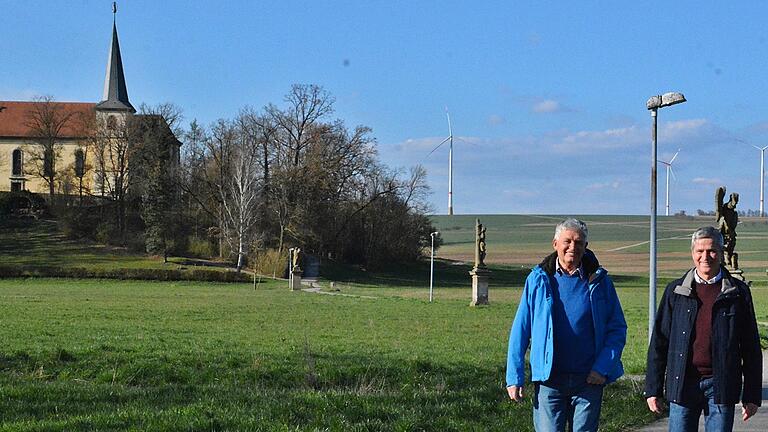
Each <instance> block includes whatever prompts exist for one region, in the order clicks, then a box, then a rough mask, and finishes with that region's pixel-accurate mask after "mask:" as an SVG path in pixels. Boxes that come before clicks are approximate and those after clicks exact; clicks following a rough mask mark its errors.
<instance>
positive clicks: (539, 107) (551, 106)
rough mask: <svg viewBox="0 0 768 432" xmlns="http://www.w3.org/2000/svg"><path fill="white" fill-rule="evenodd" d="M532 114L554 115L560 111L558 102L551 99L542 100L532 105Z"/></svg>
mask: <svg viewBox="0 0 768 432" xmlns="http://www.w3.org/2000/svg"><path fill="white" fill-rule="evenodd" d="M532 109H533V112H535V113H540V114H541V113H555V112H560V111H562V110H563V109H562V107H561V106H560V102H558V101H556V100H552V99H547V100H543V101H540V102H537V103H535V104H534V105H533V108H532Z"/></svg>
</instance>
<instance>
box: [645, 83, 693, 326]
mask: <svg viewBox="0 0 768 432" xmlns="http://www.w3.org/2000/svg"><path fill="white" fill-rule="evenodd" d="M683 102H685V96H683V94H682V93H676V92H669V93H664V94H663V95H659V96H651V97H650V99H648V102H646V103H645V107H646V108H648V110H649V111H650V112H651V118H653V126H652V127H651V239H650V240H651V241H650V246H651V254H650V255H651V257H650V278H649V279H650V280H649V282H648V340H649V341H650V339H651V335H652V334H653V322H654V320H655V319H656V159H657V158H656V114H657V112H658V111H659V108H664V107H668V106H672V105H676V104H679V103H683Z"/></svg>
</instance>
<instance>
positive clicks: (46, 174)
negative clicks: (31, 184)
mask: <svg viewBox="0 0 768 432" xmlns="http://www.w3.org/2000/svg"><path fill="white" fill-rule="evenodd" d="M72 116H73V114H72V112H67V111H66V110H65V109H64V106H63V105H61V104H60V103H57V102H55V101H54V99H53V97H52V96H41V97H37V98H35V103H34V104H33V105H32V108H31V109H30V110H29V111H28V112H27V116H26V122H25V126H26V127H27V129H28V131H29V132H28V134H29V135H28V136H29V145H28V148H27V154H28V155H29V157H28V159H27V160H28V161H29V162H30V163H28V164H27V165H26V167H27V169H28V170H29V171H28V174H30V175H33V176H36V177H39V178H42V179H43V180H44V181H45V183H46V184H47V185H48V193H49V196H50V197H51V199H53V197H54V193H55V191H56V179H57V176H58V171H57V162H58V160H59V159H60V158H61V151H62V149H63V142H62V135H63V132H64V130H65V128H67V127H68V126H69V125H70V122H71V120H72Z"/></svg>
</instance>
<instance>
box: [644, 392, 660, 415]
mask: <svg viewBox="0 0 768 432" xmlns="http://www.w3.org/2000/svg"><path fill="white" fill-rule="evenodd" d="M645 402H646V403H647V404H648V409H649V410H651V412H654V413H656V414H661V412H662V411H664V402H662V401H660V400H659V399H658V398H657V397H656V396H651V397H649V398H648V399H646V400H645Z"/></svg>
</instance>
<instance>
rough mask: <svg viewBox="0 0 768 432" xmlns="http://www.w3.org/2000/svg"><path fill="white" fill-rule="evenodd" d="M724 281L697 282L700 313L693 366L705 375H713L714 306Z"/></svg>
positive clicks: (694, 345)
mask: <svg viewBox="0 0 768 432" xmlns="http://www.w3.org/2000/svg"><path fill="white" fill-rule="evenodd" d="M722 286H723V282H722V281H720V282H718V283H714V284H702V283H697V284H696V296H697V297H698V298H699V302H700V303H699V313H698V314H697V315H696V332H695V333H694V337H693V358H692V362H693V366H694V367H695V368H696V370H697V371H699V374H700V375H701V376H703V377H709V376H712V306H713V305H714V304H715V299H716V298H717V295H718V294H720V288H721V287H722Z"/></svg>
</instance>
